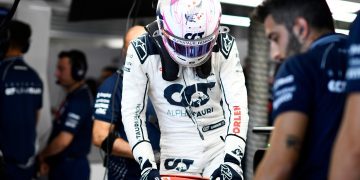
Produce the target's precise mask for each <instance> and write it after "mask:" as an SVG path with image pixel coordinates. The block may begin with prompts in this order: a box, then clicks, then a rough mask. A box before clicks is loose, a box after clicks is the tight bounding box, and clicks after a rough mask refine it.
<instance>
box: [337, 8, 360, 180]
mask: <svg viewBox="0 0 360 180" xmlns="http://www.w3.org/2000/svg"><path fill="white" fill-rule="evenodd" d="M359 32H360V11H359V12H358V15H357V18H356V19H355V21H354V22H353V24H352V26H351V29H350V36H349V49H348V69H347V72H346V81H347V82H346V87H347V93H349V94H348V96H347V102H346V108H345V109H346V110H345V112H344V113H345V114H344V116H343V122H342V125H341V130H340V131H339V135H338V139H337V141H336V143H335V146H334V151H333V152H334V153H333V157H332V163H331V172H330V179H334V180H335V179H347V180H353V179H360V172H359V169H358V167H359V165H360V158H359V157H358V154H359V152H360V146H359V145H360V142H359V137H360V136H359V132H360V131H359V128H360V119H359V117H360V114H359V107H360V94H359V92H360V69H359V68H360V33H359Z"/></svg>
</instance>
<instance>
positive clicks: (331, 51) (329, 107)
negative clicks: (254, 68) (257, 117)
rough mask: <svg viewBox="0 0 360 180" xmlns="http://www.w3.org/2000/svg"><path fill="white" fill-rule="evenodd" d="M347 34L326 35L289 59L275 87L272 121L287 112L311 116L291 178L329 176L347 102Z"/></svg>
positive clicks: (316, 179)
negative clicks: (333, 148)
mask: <svg viewBox="0 0 360 180" xmlns="http://www.w3.org/2000/svg"><path fill="white" fill-rule="evenodd" d="M346 41H347V37H346V36H345V35H340V34H333V33H331V34H327V35H324V36H322V37H320V38H319V39H318V40H316V41H315V42H313V43H312V45H311V47H310V49H309V50H308V51H307V52H305V53H303V54H299V55H296V56H293V57H291V58H289V59H288V60H286V61H285V62H284V63H283V64H282V65H281V67H280V69H279V71H278V72H277V75H276V79H275V83H274V86H273V96H274V102H273V107H274V111H273V114H272V117H273V120H275V119H276V117H277V116H278V115H279V114H281V113H283V112H286V111H298V112H302V113H304V114H306V115H307V116H308V118H309V122H308V126H307V131H306V135H305V140H304V144H303V147H302V150H301V153H300V157H299V162H298V164H297V167H296V168H295V169H294V171H295V172H294V174H293V177H292V178H291V179H307V180H312V179H313V180H321V179H327V178H326V177H327V174H328V166H329V160H330V154H331V149H332V145H333V142H334V139H335V136H336V133H337V131H338V128H339V125H340V121H341V117H342V112H343V106H344V103H345V93H344V92H345V88H346V86H345V85H346V83H345V71H346Z"/></svg>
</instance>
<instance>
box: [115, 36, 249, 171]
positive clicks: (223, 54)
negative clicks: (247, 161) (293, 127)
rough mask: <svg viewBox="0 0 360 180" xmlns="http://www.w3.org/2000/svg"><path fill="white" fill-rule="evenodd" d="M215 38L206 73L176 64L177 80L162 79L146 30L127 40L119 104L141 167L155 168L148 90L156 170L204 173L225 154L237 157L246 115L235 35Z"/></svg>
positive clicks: (213, 166)
mask: <svg viewBox="0 0 360 180" xmlns="http://www.w3.org/2000/svg"><path fill="white" fill-rule="evenodd" d="M218 38H221V45H220V46H219V44H217V45H215V47H214V50H213V52H212V55H211V62H212V65H211V68H212V69H211V73H210V75H209V76H208V77H207V78H206V79H202V78H200V77H198V76H197V74H196V72H195V70H194V68H187V67H180V70H179V75H178V76H179V77H178V78H177V80H175V81H171V82H170V81H166V80H164V79H163V78H162V64H161V60H160V56H159V53H158V52H157V49H156V47H155V44H154V43H153V41H151V39H150V37H149V36H148V35H147V34H144V35H143V36H140V37H139V38H138V39H135V40H134V41H132V45H131V46H129V49H128V52H127V58H126V62H125V66H124V79H123V92H122V93H123V94H122V102H121V104H122V109H121V110H122V116H123V118H122V119H123V124H124V126H125V131H126V134H127V137H128V140H129V143H130V145H131V147H132V148H133V154H134V157H135V159H136V160H137V161H138V162H139V164H140V167H141V169H144V168H145V167H146V166H147V167H148V166H149V165H150V166H152V168H156V164H155V160H154V154H153V151H152V148H151V145H150V143H149V138H148V136H147V130H146V126H145V122H144V121H145V107H146V103H147V102H146V100H147V99H148V98H147V97H148V96H149V97H150V99H151V101H152V103H153V105H154V108H155V111H156V114H157V117H158V121H159V125H160V131H161V140H160V148H161V157H160V163H161V164H160V174H161V175H185V176H196V177H206V178H209V177H210V176H211V174H212V173H213V171H214V170H215V169H217V168H218V167H219V166H220V164H222V163H223V162H224V156H225V154H228V155H231V156H232V157H234V158H235V159H236V160H238V161H239V162H240V161H241V158H242V156H243V154H244V151H245V141H246V134H247V128H248V120H249V117H248V107H247V92H246V87H245V78H244V74H243V70H242V67H241V64H240V59H239V55H238V50H237V47H236V43H235V40H234V38H233V37H232V36H230V35H228V34H220V35H219V37H218ZM218 42H220V41H218ZM168 61H172V60H170V59H169V60H168ZM202 137H203V138H202Z"/></svg>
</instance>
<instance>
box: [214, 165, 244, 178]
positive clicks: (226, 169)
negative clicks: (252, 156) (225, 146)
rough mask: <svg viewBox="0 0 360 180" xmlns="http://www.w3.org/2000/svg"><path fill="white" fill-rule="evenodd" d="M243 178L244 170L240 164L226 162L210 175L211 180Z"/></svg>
mask: <svg viewBox="0 0 360 180" xmlns="http://www.w3.org/2000/svg"><path fill="white" fill-rule="evenodd" d="M218 179H220V180H243V179H244V177H243V171H242V169H241V167H240V166H238V165H236V164H234V163H230V162H225V163H224V164H221V165H220V167H219V168H217V169H216V170H215V171H214V172H213V174H212V175H211V177H210V180H218Z"/></svg>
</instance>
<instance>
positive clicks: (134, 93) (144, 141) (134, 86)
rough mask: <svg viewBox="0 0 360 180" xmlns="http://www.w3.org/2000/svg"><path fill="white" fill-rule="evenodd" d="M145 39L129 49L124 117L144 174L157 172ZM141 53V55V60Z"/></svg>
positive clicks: (124, 92) (123, 98) (126, 67)
mask: <svg viewBox="0 0 360 180" xmlns="http://www.w3.org/2000/svg"><path fill="white" fill-rule="evenodd" d="M143 38H144V37H142V38H141V37H140V38H138V39H136V40H134V41H133V42H132V44H131V45H129V47H128V51H127V58H126V62H125V66H124V78H123V91H122V101H121V106H122V107H121V113H122V121H123V124H124V128H125V132H126V136H127V138H128V140H129V144H130V146H131V147H132V152H133V155H134V158H135V160H136V161H137V162H138V163H139V164H140V169H141V170H143V172H144V171H146V170H149V169H157V166H156V163H155V157H154V152H153V150H152V147H151V144H150V140H149V138H148V133H147V129H146V123H145V121H146V117H145V112H146V106H147V99H148V89H149V86H150V79H149V77H148V75H147V72H144V69H146V67H145V66H148V67H149V68H151V66H150V65H151V64H150V62H147V61H149V58H150V57H146V56H145V55H147V52H144V51H146V46H143V45H145V44H144V42H146V41H144V39H143ZM134 47H136V49H135V48H134ZM138 53H139V54H140V53H142V54H141V55H142V57H141V58H142V59H141V60H140V58H139V56H138ZM144 53H145V54H144ZM143 56H144V57H143Z"/></svg>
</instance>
